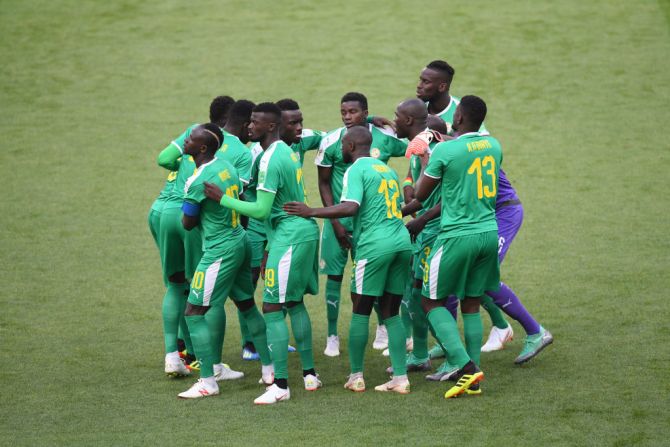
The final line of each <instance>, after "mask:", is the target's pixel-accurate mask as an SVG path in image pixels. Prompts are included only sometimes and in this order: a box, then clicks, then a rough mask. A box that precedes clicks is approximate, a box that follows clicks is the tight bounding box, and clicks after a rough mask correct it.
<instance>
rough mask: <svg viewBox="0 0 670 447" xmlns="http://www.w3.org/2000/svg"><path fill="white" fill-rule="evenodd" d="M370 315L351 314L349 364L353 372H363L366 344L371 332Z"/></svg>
mask: <svg viewBox="0 0 670 447" xmlns="http://www.w3.org/2000/svg"><path fill="white" fill-rule="evenodd" d="M369 326H370V316H369V315H360V314H351V325H350V326H349V366H350V368H351V373H352V374H354V373H357V372H363V360H364V359H365V346H366V345H367V344H368V337H369V334H370V328H369Z"/></svg>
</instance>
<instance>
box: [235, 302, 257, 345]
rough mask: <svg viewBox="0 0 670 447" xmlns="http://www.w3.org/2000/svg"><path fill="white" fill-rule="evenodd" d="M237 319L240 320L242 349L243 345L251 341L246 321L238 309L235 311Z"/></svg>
mask: <svg viewBox="0 0 670 447" xmlns="http://www.w3.org/2000/svg"><path fill="white" fill-rule="evenodd" d="M237 318H238V319H239V320H240V342H241V343H242V347H244V345H245V344H247V343H250V342H253V341H252V339H251V338H252V337H251V333H250V332H249V327H248V326H247V320H246V319H245V318H244V315H243V313H242V312H240V310H239V309H237Z"/></svg>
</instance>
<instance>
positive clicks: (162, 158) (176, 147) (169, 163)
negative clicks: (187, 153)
mask: <svg viewBox="0 0 670 447" xmlns="http://www.w3.org/2000/svg"><path fill="white" fill-rule="evenodd" d="M195 126H196V124H194V125H192V126H191V127H189V128H188V129H186V130H185V131H184V132H182V134H181V135H179V136H178V137H177V138H175V139H174V140H172V141H171V142H170V144H168V146H167V147H166V148H165V149H163V150H162V151H161V153H160V154H158V160H157V162H158V166H160V167H162V168H165V169H167V170H168V171H176V170H177V169H179V162H180V159H181V156H182V155H183V154H184V141H186V138H187V137H188V136H189V135H190V134H191V130H193V128H194V127H195Z"/></svg>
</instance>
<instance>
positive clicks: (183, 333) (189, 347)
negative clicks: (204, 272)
mask: <svg viewBox="0 0 670 447" xmlns="http://www.w3.org/2000/svg"><path fill="white" fill-rule="evenodd" d="M189 293H191V287H190V286H189V285H188V284H186V285H184V302H185V303H187V302H188V295H189ZM184 308H186V305H184ZM177 337H178V338H181V339H182V340H184V344H185V345H186V352H188V353H189V354H191V355H195V354H194V352H195V350H194V349H193V343H192V342H191V333H190V332H189V331H188V324H186V318H185V317H184V312H182V313H181V317H180V318H179V332H177Z"/></svg>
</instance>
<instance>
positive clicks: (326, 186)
mask: <svg viewBox="0 0 670 447" xmlns="http://www.w3.org/2000/svg"><path fill="white" fill-rule="evenodd" d="M317 168H318V171H319V195H320V196H321V203H323V206H324V207H326V208H328V207H332V206H333V205H334V202H335V201H334V200H333V189H332V187H331V185H330V178H331V175H332V172H333V167H332V166H317ZM336 217H342V216H335V217H332V218H330V223H331V225H332V226H333V233H335V237H336V238H337V241H338V242H339V244H340V246H341V247H342V248H350V247H351V241H350V240H349V235H348V234H347V230H346V228H344V226H343V225H342V224H341V223H340V221H339V220H337V218H336Z"/></svg>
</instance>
